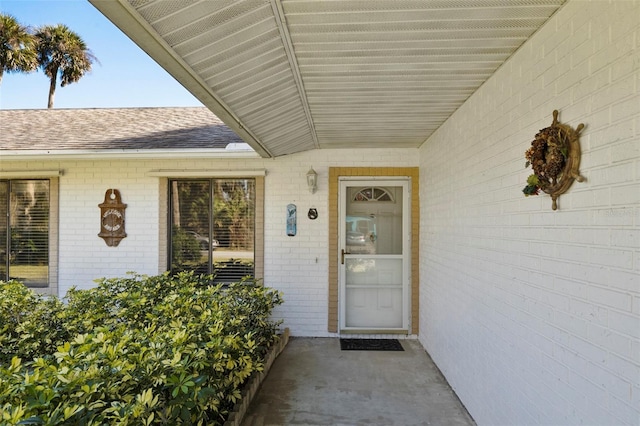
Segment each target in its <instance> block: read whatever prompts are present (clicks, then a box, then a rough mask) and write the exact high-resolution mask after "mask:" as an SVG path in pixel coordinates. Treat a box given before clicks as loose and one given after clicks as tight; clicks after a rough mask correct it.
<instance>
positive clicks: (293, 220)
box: [287, 204, 298, 237]
mask: <svg viewBox="0 0 640 426" xmlns="http://www.w3.org/2000/svg"><path fill="white" fill-rule="evenodd" d="M297 231H298V223H297V208H296V205H295V204H287V235H288V236H290V237H295V236H296V233H297Z"/></svg>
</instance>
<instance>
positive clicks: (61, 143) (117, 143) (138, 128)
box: [0, 107, 244, 155]
mask: <svg viewBox="0 0 640 426" xmlns="http://www.w3.org/2000/svg"><path fill="white" fill-rule="evenodd" d="M232 143H235V144H237V143H244V141H243V140H242V139H241V138H240V137H239V136H238V135H237V134H236V133H235V132H233V130H231V129H230V128H229V127H227V126H226V125H225V124H224V123H223V122H222V121H220V119H219V118H218V117H216V116H215V115H214V114H213V113H212V112H211V111H209V110H208V109H207V108H204V107H189V108H109V109H45V110H35V109H34V110H0V155H2V150H7V151H14V152H15V151H21V152H22V151H24V153H25V154H28V152H29V151H34V150H37V151H42V150H56V151H58V150H110V149H114V150H138V151H139V150H159V149H163V150H167V149H209V148H216V149H220V148H226V147H227V145H229V144H232Z"/></svg>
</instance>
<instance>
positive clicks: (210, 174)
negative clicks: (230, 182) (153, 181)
mask: <svg viewBox="0 0 640 426" xmlns="http://www.w3.org/2000/svg"><path fill="white" fill-rule="evenodd" d="M145 174H146V176H149V177H166V178H178V179H179V178H188V177H206V178H217V177H222V178H224V177H246V178H251V177H257V176H266V175H267V170H266V169H252V170H229V169H227V170H221V169H195V170H194V169H159V170H150V171H148V172H147V173H145Z"/></svg>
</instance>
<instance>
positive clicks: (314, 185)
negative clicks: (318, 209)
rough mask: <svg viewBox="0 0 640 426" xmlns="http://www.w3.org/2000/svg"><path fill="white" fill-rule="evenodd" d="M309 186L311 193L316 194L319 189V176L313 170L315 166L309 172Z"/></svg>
mask: <svg viewBox="0 0 640 426" xmlns="http://www.w3.org/2000/svg"><path fill="white" fill-rule="evenodd" d="M307 186H308V187H309V192H311V193H312V194H315V193H316V189H318V174H317V173H316V171H315V170H313V166H312V167H311V168H310V169H309V171H308V172H307Z"/></svg>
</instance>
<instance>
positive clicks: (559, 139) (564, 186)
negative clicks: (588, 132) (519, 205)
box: [522, 110, 585, 210]
mask: <svg viewBox="0 0 640 426" xmlns="http://www.w3.org/2000/svg"><path fill="white" fill-rule="evenodd" d="M583 128H584V124H582V123H580V124H578V127H577V128H576V130H574V129H572V128H571V127H570V126H568V125H566V124H560V123H559V122H558V111H557V110H556V111H553V123H551V126H549V127H545V128H544V129H542V130H540V131H539V132H538V134H536V136H535V139H534V140H533V142H531V148H529V149H528V150H527V151H526V152H525V158H526V159H527V162H526V164H525V167H529V166H531V168H532V169H533V174H532V175H530V176H529V178H528V179H527V186H525V188H524V189H523V190H522V192H524V195H525V196H529V195H538V194H539V192H540V191H541V190H542V192H544V193H546V194H549V195H550V196H551V201H552V203H551V208H552V209H553V210H556V209H557V208H558V202H557V200H558V197H559V196H560V195H561V194H564V193H565V192H566V191H567V190H568V189H569V187H570V186H571V184H572V183H573V181H574V180H577V181H578V182H584V180H585V179H584V178H583V177H582V176H580V173H579V170H578V169H579V166H580V143H579V141H578V137H579V136H580V131H581V130H582V129H583Z"/></svg>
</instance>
